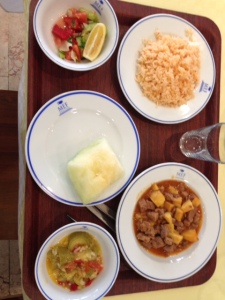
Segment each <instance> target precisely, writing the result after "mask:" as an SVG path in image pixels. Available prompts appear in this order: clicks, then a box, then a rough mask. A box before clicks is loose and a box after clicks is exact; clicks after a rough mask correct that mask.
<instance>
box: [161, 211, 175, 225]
mask: <svg viewBox="0 0 225 300" xmlns="http://www.w3.org/2000/svg"><path fill="white" fill-rule="evenodd" d="M163 217H164V219H165V220H166V221H167V222H168V223H169V224H171V223H173V219H172V215H171V213H170V212H168V211H167V212H166V213H165V214H164V215H163Z"/></svg>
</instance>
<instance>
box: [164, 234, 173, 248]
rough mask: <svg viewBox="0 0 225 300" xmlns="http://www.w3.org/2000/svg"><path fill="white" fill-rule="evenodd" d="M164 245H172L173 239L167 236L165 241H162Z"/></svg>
mask: <svg viewBox="0 0 225 300" xmlns="http://www.w3.org/2000/svg"><path fill="white" fill-rule="evenodd" d="M164 243H165V244H166V245H169V246H171V245H173V239H172V238H170V237H168V236H167V237H165V239H164Z"/></svg>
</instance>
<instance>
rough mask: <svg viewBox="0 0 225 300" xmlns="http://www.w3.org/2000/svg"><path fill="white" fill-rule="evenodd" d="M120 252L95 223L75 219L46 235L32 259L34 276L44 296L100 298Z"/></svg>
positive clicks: (111, 278)
mask: <svg viewBox="0 0 225 300" xmlns="http://www.w3.org/2000/svg"><path fill="white" fill-rule="evenodd" d="M119 266H120V255H119V251H118V247H117V245H116V242H115V241H114V239H113V237H112V236H111V235H110V234H109V233H108V231H107V230H105V229H104V228H102V227H101V226H99V225H96V224H94V223H89V222H77V223H71V224H68V225H65V226H63V227H61V228H59V229H58V230H56V231H55V232H54V233H52V234H51V235H50V237H49V238H47V240H46V241H45V242H44V243H43V245H42V247H41V248H40V250H39V252H38V255H37V258H36V262H35V270H34V273H35V280H36V283H37V286H38V288H39V290H40V292H41V293H42V295H43V296H44V297H45V298H46V299H54V300H59V299H65V300H66V299H68V300H69V299H72V298H73V299H75V298H76V299H87V300H91V299H100V298H102V297H103V296H105V295H106V294H107V293H108V292H109V290H110V289H111V287H112V286H113V284H114V282H115V280H116V278H117V275H118V272H119Z"/></svg>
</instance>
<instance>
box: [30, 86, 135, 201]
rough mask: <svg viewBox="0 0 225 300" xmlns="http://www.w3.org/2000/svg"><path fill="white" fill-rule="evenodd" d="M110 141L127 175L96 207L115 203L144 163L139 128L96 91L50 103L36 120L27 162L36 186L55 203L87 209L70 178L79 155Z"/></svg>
mask: <svg viewBox="0 0 225 300" xmlns="http://www.w3.org/2000/svg"><path fill="white" fill-rule="evenodd" d="M101 137H105V138H106V140H107V141H108V143H109V144H110V146H111V147H112V149H113V151H114V152H115V154H116V155H117V157H118V158H119V160H120V162H121V164H122V166H123V168H124V170H125V175H124V176H123V177H122V178H121V179H119V180H117V181H116V182H115V183H113V184H112V185H111V186H110V187H109V188H108V189H107V190H106V191H105V192H104V193H103V194H102V195H101V197H100V198H99V199H97V200H96V201H95V202H94V203H92V205H95V204H99V203H102V202H105V201H108V200H110V199H112V198H114V197H115V196H116V195H117V194H119V193H120V192H121V191H122V190H123V189H124V188H125V187H126V186H127V184H128V183H129V182H130V180H131V179H132V177H133V175H134V173H135V171H136V169H137V166H138V163H139V158H140V140H139V135H138V132H137V129H136V126H135V124H134V122H133V120H132V119H131V117H130V115H129V114H128V113H127V112H126V110H125V109H124V108H123V107H122V106H121V105H119V104H118V103H117V102H116V101H114V100H113V99H111V98H109V97H107V96H105V95H103V94H100V93H97V92H93V91H71V92H67V93H64V94H61V95H58V96H56V97H54V98H53V99H51V100H49V101H48V102H47V103H46V104H45V105H44V106H43V107H41V108H40V110H39V111H38V112H37V113H36V115H35V116H34V118H33V120H32V122H31V124H30V125H29V128H28V132H27V135H26V144H25V151H26V161H27V165H28V168H29V170H30V172H31V175H32V176H33V178H34V180H35V181H36V183H37V184H38V185H39V186H40V188H41V189H42V190H43V191H45V192H46V193H47V194H48V195H49V196H51V197H52V198H54V199H56V200H58V201H60V202H62V203H65V204H69V205H74V206H82V205H83V203H82V202H81V200H80V199H79V197H78V196H77V194H76V193H75V191H74V189H73V186H72V184H71V182H70V179H69V176H68V174H67V163H68V161H70V160H71V159H72V158H73V157H74V156H75V155H76V154H77V152H78V151H79V150H81V149H82V148H84V147H86V146H88V145H89V144H90V143H92V142H93V141H95V140H96V139H98V138H101Z"/></svg>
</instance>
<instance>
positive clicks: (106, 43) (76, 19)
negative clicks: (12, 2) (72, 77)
mask: <svg viewBox="0 0 225 300" xmlns="http://www.w3.org/2000/svg"><path fill="white" fill-rule="evenodd" d="M33 28H34V34H35V37H36V40H37V42H38V44H39V46H40V47H41V49H42V50H43V52H44V53H45V54H46V55H47V56H48V57H49V58H50V59H51V60H52V61H53V62H54V63H56V64H58V65H59V66H61V67H63V68H66V69H69V70H73V71H87V70H92V69H95V68H97V67H99V66H101V65H102V64H104V63H105V62H106V61H107V60H108V59H109V58H110V57H111V56H112V54H113V52H114V50H115V48H116V46H117V43H118V37H119V26H118V20H117V16H116V14H115V11H114V9H113V7H112V6H111V4H110V3H109V2H108V1H107V0H96V1H94V0H85V1H81V0H65V1H60V0H39V1H38V3H37V5H36V8H35V11H34V17H33Z"/></svg>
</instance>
